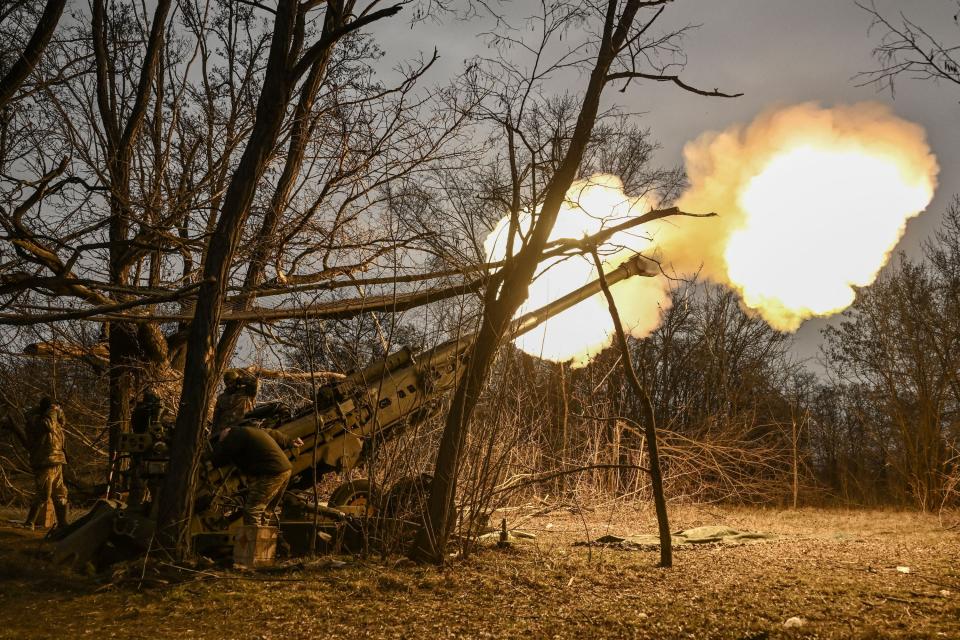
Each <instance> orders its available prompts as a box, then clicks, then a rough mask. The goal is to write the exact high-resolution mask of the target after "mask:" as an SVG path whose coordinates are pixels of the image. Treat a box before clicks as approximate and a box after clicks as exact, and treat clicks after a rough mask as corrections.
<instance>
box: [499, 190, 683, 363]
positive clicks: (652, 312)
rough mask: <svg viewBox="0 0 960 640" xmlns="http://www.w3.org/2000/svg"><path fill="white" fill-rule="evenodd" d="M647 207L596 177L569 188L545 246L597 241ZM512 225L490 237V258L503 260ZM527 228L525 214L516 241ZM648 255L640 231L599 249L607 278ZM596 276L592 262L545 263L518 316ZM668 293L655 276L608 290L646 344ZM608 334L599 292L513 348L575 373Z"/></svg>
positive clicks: (506, 220) (615, 238)
mask: <svg viewBox="0 0 960 640" xmlns="http://www.w3.org/2000/svg"><path fill="white" fill-rule="evenodd" d="M650 208H651V205H650V203H649V202H648V201H647V200H646V199H644V198H635V197H631V196H628V195H626V194H624V192H623V183H622V182H621V180H620V178H618V177H616V176H611V175H595V176H592V177H591V178H589V179H587V180H580V181H577V182H575V183H574V184H573V185H572V186H571V188H570V189H569V191H568V192H567V200H566V202H564V204H563V206H562V207H561V208H560V212H559V214H558V215H557V221H556V224H555V225H554V227H553V231H552V232H551V233H550V241H555V240H560V239H565V238H566V239H575V240H576V239H580V238H584V237H586V236H590V235H594V234H596V233H598V232H600V231H601V230H603V229H607V228H610V227H613V226H616V225H617V224H620V223H622V222H624V221H626V220H628V219H629V218H633V217H638V216H641V215H643V214H644V213H646V212H647V211H649V210H650ZM509 222H510V219H509V217H505V218H503V219H501V220H500V222H499V223H498V224H497V226H496V227H495V228H494V230H493V232H491V233H490V235H489V236H488V237H487V239H486V241H485V243H484V248H485V249H486V252H487V256H488V258H489V259H490V260H501V259H503V257H504V256H505V255H506V245H507V240H506V238H507V235H508V230H509ZM530 225H531V216H530V215H529V213H524V214H522V215H521V216H520V219H519V228H520V232H521V235H523V236H525V235H527V233H529V230H530ZM515 242H516V244H515V246H514V249H515V250H517V249H519V239H516V238H515ZM651 251H652V247H651V245H650V240H649V238H648V236H647V235H646V234H645V233H644V232H641V231H623V232H619V233H617V234H614V235H613V236H612V237H611V238H610V239H609V241H607V242H606V243H604V244H603V245H601V246H600V247H599V248H598V254H599V255H600V257H601V259H602V262H603V266H604V272H608V271H611V270H613V269H615V268H616V267H618V266H619V265H620V264H622V263H623V262H624V261H625V260H627V259H628V258H630V257H632V256H633V255H635V254H636V253H638V252H642V253H649V252H651ZM596 277H597V272H596V267H595V266H594V263H593V259H592V258H591V257H589V256H586V257H583V256H572V257H566V258H552V259H550V260H545V261H543V262H541V263H540V267H539V268H538V269H537V272H536V275H535V276H534V280H533V282H532V283H531V285H530V289H529V295H528V297H527V300H526V302H525V303H524V304H523V306H522V307H521V308H520V309H519V311H518V312H517V315H518V316H520V315H523V314H524V313H526V312H528V311H532V310H534V309H537V308H539V307H542V306H544V305H546V304H548V303H549V302H551V301H553V300H556V299H557V298H559V297H561V296H563V295H565V294H567V293H569V292H571V291H573V290H574V289H577V288H579V287H582V286H583V285H585V284H587V283H588V282H590V281H592V280H595V279H596ZM668 290H669V283H668V282H667V280H666V279H664V278H659V277H658V278H630V279H628V280H624V281H621V282H618V283H616V284H614V285H612V286H611V287H610V292H611V293H612V294H613V297H614V300H615V301H616V303H617V309H618V311H619V313H620V315H621V319H622V320H623V324H624V330H626V331H629V332H630V334H631V335H633V336H634V337H637V338H643V337H646V336H648V335H649V334H650V333H651V332H652V331H653V330H654V329H656V328H657V326H659V324H660V319H661V314H662V312H663V311H664V310H666V309H667V308H669V304H670V297H669V295H668V293H667V292H668ZM613 333H614V329H613V321H612V320H611V318H610V312H609V310H608V308H607V302H606V298H604V297H603V294H597V295H594V296H592V297H591V298H589V299H587V300H584V301H583V302H581V303H580V304H577V305H575V306H574V307H571V308H570V309H568V310H566V311H564V312H563V313H561V314H558V315H557V316H554V317H553V318H551V319H550V320H549V321H547V322H545V323H544V324H542V325H540V326H539V327H537V328H536V329H534V330H532V331H530V332H528V333H525V334H523V335H522V336H519V337H518V338H517V339H516V340H515V341H514V344H515V345H516V346H517V347H518V348H520V349H522V350H523V351H525V352H527V353H529V354H531V355H534V356H537V357H539V358H543V359H545V360H553V361H556V362H567V361H569V362H570V363H571V366H573V367H578V366H584V365H586V364H587V363H588V362H589V361H590V360H591V359H592V358H593V357H594V356H595V355H596V354H598V353H599V352H600V351H602V350H603V349H605V348H606V347H608V346H610V343H611V341H612V340H613Z"/></svg>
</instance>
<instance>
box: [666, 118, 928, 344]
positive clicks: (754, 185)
mask: <svg viewBox="0 0 960 640" xmlns="http://www.w3.org/2000/svg"><path fill="white" fill-rule="evenodd" d="M684 156H685V161H686V169H687V176H688V180H689V185H690V186H689V188H688V189H687V191H686V192H685V193H684V194H683V196H682V197H681V198H680V200H679V201H678V203H677V204H678V206H679V207H680V208H681V209H682V210H684V211H689V212H711V211H712V212H716V213H717V214H718V217H716V218H710V219H706V220H694V219H684V220H680V221H677V222H669V221H668V222H664V223H661V224H658V225H656V227H655V228H654V229H652V230H651V232H652V233H653V236H654V243H655V244H656V246H657V249H658V254H659V256H660V258H661V259H662V261H663V263H664V265H665V266H666V267H667V268H668V269H670V270H673V271H676V272H677V273H678V274H688V273H692V272H694V271H697V270H698V269H701V268H702V274H703V275H704V276H706V277H707V278H709V279H711V280H713V281H715V282H717V283H720V284H724V285H727V286H730V287H732V288H734V289H735V290H736V291H738V292H739V294H740V296H741V299H742V301H743V304H744V306H745V307H746V308H748V309H750V310H753V311H755V312H757V313H759V314H760V315H761V316H762V317H763V318H764V319H765V320H766V321H767V322H769V323H770V324H771V326H773V327H775V328H777V329H780V330H782V331H794V330H796V329H797V328H798V327H799V326H800V324H801V323H802V322H803V320H805V319H807V318H810V317H813V316H824V315H830V314H832V313H836V312H838V311H840V310H842V309H844V308H846V307H847V306H849V305H850V304H851V303H852V302H853V299H854V289H853V287H856V286H865V285H868V284H870V283H871V282H873V281H874V279H876V276H877V273H878V272H879V271H880V269H881V268H882V267H883V266H884V264H886V262H887V260H888V258H889V255H890V252H891V251H892V250H893V249H894V247H895V246H896V244H897V242H898V241H899V240H900V238H901V237H902V236H903V233H904V230H905V227H906V223H907V221H908V220H909V219H910V218H912V217H914V216H916V215H918V214H919V213H920V212H922V211H923V209H924V208H925V207H926V206H927V205H928V204H929V202H930V200H931V199H932V197H933V191H934V188H935V186H936V176H937V173H938V170H939V169H938V166H937V161H936V158H935V157H934V156H933V154H932V153H931V151H930V148H929V146H928V144H927V141H926V135H925V133H924V131H923V129H922V128H921V127H920V126H918V125H916V124H913V123H910V122H907V121H906V120H903V119H901V118H898V117H897V116H895V115H894V114H893V113H892V112H891V111H890V110H889V109H888V108H887V107H886V106H884V105H880V104H876V103H860V104H855V105H850V106H838V107H834V108H829V109H828V108H822V107H820V106H818V105H816V104H813V103H807V104H800V105H795V106H790V107H786V108H780V109H776V110H771V111H768V112H766V113H763V114H761V115H760V116H759V117H757V118H756V119H755V120H754V121H753V122H752V123H750V124H749V125H746V126H741V125H738V126H734V127H731V128H729V129H727V130H726V131H723V132H719V133H717V132H710V133H705V134H703V135H701V136H700V137H699V138H697V139H696V140H694V141H693V142H691V143H689V144H688V145H687V146H686V148H685V149H684Z"/></svg>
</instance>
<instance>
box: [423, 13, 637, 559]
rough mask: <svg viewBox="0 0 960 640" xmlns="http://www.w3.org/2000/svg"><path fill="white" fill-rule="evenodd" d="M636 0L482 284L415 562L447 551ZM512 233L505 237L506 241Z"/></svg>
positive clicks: (609, 17)
mask: <svg viewBox="0 0 960 640" xmlns="http://www.w3.org/2000/svg"><path fill="white" fill-rule="evenodd" d="M640 4H641V3H639V2H636V1H633V0H631V1H630V2H628V3H627V4H626V6H625V7H624V10H623V13H622V15H621V16H620V19H619V21H618V20H617V19H616V8H617V3H616V2H615V1H611V2H608V4H607V12H606V17H605V21H604V29H603V35H602V38H601V41H600V46H599V50H598V54H597V61H596V64H595V66H594V68H593V70H592V72H591V74H590V80H589V83H588V85H587V90H586V93H585V95H584V98H583V103H582V104H581V107H580V113H579V115H578V117H577V124H576V127H575V128H574V131H573V135H572V136H571V138H570V145H569V147H568V149H567V153H566V155H565V156H564V158H563V160H562V162H561V163H560V165H559V167H558V168H557V171H556V173H555V174H554V175H553V177H552V179H551V180H550V183H549V185H548V186H547V189H546V192H545V196H544V200H543V206H542V207H541V209H540V215H539V217H538V218H537V221H536V224H535V225H534V227H533V229H532V230H531V233H530V235H529V236H528V239H527V244H526V245H525V246H524V247H523V248H522V249H520V251H519V252H517V254H516V255H515V256H514V257H513V258H512V259H510V260H508V263H507V264H506V265H505V266H504V267H503V268H502V269H501V271H500V272H499V274H498V275H500V276H502V279H501V278H494V279H493V280H492V281H491V283H490V284H489V285H488V287H487V291H486V295H485V296H484V312H483V322H482V324H481V326H480V331H479V333H478V335H477V340H476V342H475V343H474V345H473V349H472V350H471V353H470V356H469V358H468V359H467V362H466V371H465V372H464V375H463V378H462V379H461V381H460V383H459V384H458V385H457V389H456V392H455V394H454V399H453V404H452V406H451V408H450V413H449V414H448V415H447V421H446V425H445V426H444V430H443V435H442V437H441V440H440V448H439V450H438V451H437V461H436V466H435V469H434V479H433V483H432V484H431V488H430V497H429V500H428V504H427V517H426V518H425V522H424V525H423V526H422V527H421V529H420V531H419V533H418V534H417V538H416V541H415V542H414V545H413V547H412V548H411V551H410V556H411V557H412V558H413V559H414V560H417V561H421V562H433V563H437V564H440V563H442V562H443V559H444V557H445V556H446V548H447V539H448V537H449V535H450V533H451V531H452V528H453V524H454V522H455V521H456V518H455V513H454V499H455V496H456V490H457V469H458V468H459V465H460V458H461V455H462V453H463V445H464V443H465V442H466V438H467V431H468V429H469V425H470V419H471V418H472V416H473V411H474V409H475V408H476V405H477V401H478V400H479V398H480V392H481V391H482V390H483V386H484V383H485V382H486V378H487V372H488V371H489V369H490V365H491V363H492V362H493V358H494V355H495V354H496V352H497V349H498V348H499V346H500V341H501V339H502V338H503V334H504V331H505V330H506V328H507V324H508V323H509V321H510V318H512V317H513V315H514V313H516V311H517V309H518V308H519V307H520V305H521V304H522V303H523V301H524V300H525V299H526V297H527V291H528V287H529V285H530V282H531V280H532V279H533V275H534V273H535V272H536V269H537V265H538V264H539V261H540V255H541V253H542V252H543V248H544V246H545V245H546V243H547V239H548V238H549V236H550V232H551V231H552V230H553V225H554V223H555V222H556V219H557V214H558V213H559V211H560V206H561V205H562V204H563V201H564V199H565V197H566V194H567V190H568V189H569V188H570V185H571V184H573V181H574V179H575V178H576V174H577V171H578V170H579V167H580V162H581V160H582V159H583V154H584V151H585V149H586V146H587V143H588V142H589V140H590V136H591V133H592V132H593V127H594V124H595V123H596V119H597V113H598V110H599V107H600V97H601V95H602V93H603V88H604V86H605V84H606V82H607V73H608V71H609V70H610V65H611V64H612V63H613V61H614V59H615V58H616V55H617V52H618V51H619V50H620V48H621V47H622V46H624V42H625V40H626V37H627V32H628V30H629V28H630V25H631V24H632V23H633V20H634V17H635V16H636V14H637V11H638V10H639V9H640ZM511 242H512V238H511V239H509V240H508V246H509V245H510V243H511Z"/></svg>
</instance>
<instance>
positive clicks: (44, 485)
mask: <svg viewBox="0 0 960 640" xmlns="http://www.w3.org/2000/svg"><path fill="white" fill-rule="evenodd" d="M65 422H66V419H65V418H64V415H63V410H61V409H60V406H59V405H56V404H54V403H53V402H51V401H50V398H48V397H46V396H44V397H43V398H41V399H40V403H39V404H38V405H37V407H36V408H35V409H34V410H33V411H31V412H30V413H28V414H27V424H26V427H27V428H26V437H27V446H28V447H29V448H30V467H31V468H32V469H33V477H34V480H35V483H36V495H34V498H33V503H32V504H31V505H30V512H29V513H28V514H27V520H26V522H25V523H24V524H25V525H26V526H28V527H33V526H34V524H35V521H36V519H37V516H38V515H39V514H40V510H41V509H42V508H44V507H45V506H46V505H47V503H48V502H49V501H50V500H51V499H53V511H54V513H55V514H56V516H57V527H65V526H66V525H67V486H66V485H65V484H64V483H63V465H65V464H66V463H67V457H66V455H65V454H64V451H63V426H64V423H65Z"/></svg>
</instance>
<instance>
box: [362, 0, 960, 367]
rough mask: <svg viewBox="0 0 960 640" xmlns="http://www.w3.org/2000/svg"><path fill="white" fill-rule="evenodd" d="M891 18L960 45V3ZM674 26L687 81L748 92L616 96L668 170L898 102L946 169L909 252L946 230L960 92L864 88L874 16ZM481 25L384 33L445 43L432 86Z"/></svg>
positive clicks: (767, 9)
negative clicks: (687, 156) (692, 157)
mask: <svg viewBox="0 0 960 640" xmlns="http://www.w3.org/2000/svg"><path fill="white" fill-rule="evenodd" d="M876 4H877V7H878V8H879V9H881V11H882V12H883V13H885V14H886V15H888V16H890V17H891V18H895V17H896V16H897V12H898V11H903V12H904V13H905V14H906V15H908V16H909V17H910V18H911V19H913V20H914V21H915V22H917V23H920V24H921V25H923V26H924V27H926V28H928V29H930V30H931V32H932V33H934V34H935V35H938V36H943V37H945V38H946V39H947V40H948V41H953V42H957V41H960V32H958V30H957V28H956V26H955V24H954V22H953V15H954V14H955V13H956V12H957V11H958V9H957V4H956V2H955V0H907V1H900V2H896V1H892V0H877V2H876ZM537 7H539V2H536V1H534V0H516V1H515V2H514V3H513V10H514V11H518V10H519V11H521V12H522V11H526V12H529V13H534V12H536V10H537ZM663 18H664V19H665V20H664V21H663V23H662V24H663V25H664V26H665V27H669V26H683V25H685V24H689V23H694V24H698V25H701V26H700V27H699V28H698V29H697V30H695V31H693V32H691V33H690V34H689V36H688V37H687V38H686V39H685V41H684V50H685V52H686V54H687V57H688V64H687V68H686V70H685V71H684V73H683V77H684V79H685V80H686V81H688V82H689V83H691V84H694V85H698V86H701V87H705V88H713V87H719V88H721V89H723V90H729V91H735V92H743V93H744V94H745V95H744V96H743V97H741V98H738V99H735V100H723V99H716V98H702V97H699V96H695V95H692V94H688V93H685V92H683V91H681V90H680V89H677V88H675V87H673V86H670V85H666V84H656V83H648V84H637V85H632V86H631V87H630V88H629V89H628V90H627V93H626V94H619V93H618V94H616V96H615V97H616V99H617V101H618V103H619V104H621V105H623V107H624V108H625V109H626V110H628V111H634V112H642V113H643V115H642V116H641V121H642V122H643V123H644V124H645V125H647V126H649V128H650V129H651V133H652V136H653V138H654V139H655V140H657V141H658V142H659V143H660V144H661V145H662V150H661V151H660V153H659V154H658V156H657V161H658V163H659V164H662V165H665V166H674V165H679V164H680V163H681V162H682V149H683V146H684V144H685V143H686V142H688V141H690V140H693V139H694V138H696V137H697V136H698V135H699V134H701V133H703V132H704V131H707V130H715V129H724V128H726V127H728V126H730V125H731V124H735V123H741V122H742V123H746V122H749V121H750V120H752V119H753V118H754V116H756V115H757V114H758V113H759V112H761V111H763V110H765V109H768V108H770V107H772V106H776V105H785V104H792V103H797V102H806V101H817V102H820V103H822V104H824V105H826V106H831V105H834V104H838V103H852V102H859V101H864V100H875V101H879V102H883V103H886V104H889V105H890V106H891V107H892V108H893V110H894V111H895V112H896V113H897V114H898V115H899V116H901V117H903V118H906V119H908V120H911V121H914V122H917V123H919V124H921V125H922V126H923V127H924V128H925V129H926V130H927V133H928V136H929V140H930V144H931V147H932V148H933V150H934V153H935V154H936V155H937V157H938V159H939V162H940V168H941V172H940V187H939V189H938V191H937V194H936V197H935V199H934V201H933V203H932V205H931V206H930V208H929V209H928V211H927V212H926V213H925V214H923V215H921V216H920V217H918V218H915V219H914V220H913V221H912V222H911V223H910V225H909V226H908V229H907V235H906V237H905V238H904V240H903V241H902V242H901V245H900V248H903V249H904V250H906V251H907V252H908V253H911V254H915V253H916V252H917V250H918V247H919V245H920V243H921V242H922V241H923V239H924V238H926V237H927V236H928V235H929V234H930V233H931V232H932V231H933V230H934V229H935V228H936V227H937V224H938V217H939V212H941V211H942V210H943V209H944V208H945V206H946V204H947V203H948V202H949V200H950V198H951V197H952V195H953V194H954V193H955V192H957V191H960V184H958V180H957V174H958V168H960V145H958V144H957V143H958V139H957V135H958V133H957V132H958V131H960V128H958V126H957V125H958V124H960V106H958V101H960V89H957V88H954V87H951V86H946V85H940V86H938V85H936V84H934V83H932V82H919V81H911V80H909V79H906V78H904V79H903V80H901V81H899V82H898V84H897V93H896V97H895V98H894V97H892V96H891V95H890V94H889V93H888V92H878V90H877V88H876V87H873V86H867V87H858V86H856V85H857V80H856V79H855V78H854V76H856V74H857V73H858V72H862V71H868V70H871V69H873V68H875V67H876V61H875V60H874V59H873V58H872V56H871V51H872V49H873V47H874V46H875V45H876V43H877V42H878V41H879V38H880V36H881V35H882V32H881V30H879V29H875V30H874V31H873V32H871V33H869V34H868V27H869V26H870V17H869V15H868V14H867V13H865V12H864V11H863V10H862V9H860V8H858V7H857V6H856V5H855V4H854V2H853V0H677V2H675V3H674V4H672V5H670V6H669V7H668V8H667V10H666V12H665V13H664V16H663ZM476 31H477V27H476V26H475V25H471V24H469V23H468V24H458V23H456V22H448V23H446V24H443V25H435V24H418V25H414V26H413V27H412V28H410V29H402V30H401V29H391V30H390V31H389V32H386V33H378V34H377V36H378V39H379V40H380V41H381V43H382V45H383V46H384V48H385V50H386V51H387V52H388V56H389V58H391V59H394V60H395V59H397V58H398V57H400V58H402V57H410V56H411V55H413V54H414V53H415V52H416V51H418V50H424V51H427V52H428V51H429V50H431V49H432V46H433V45H434V44H435V45H436V47H437V49H438V51H439V53H440V55H441V56H442V64H440V65H438V66H437V69H436V70H435V73H434V76H433V80H434V81H435V82H442V81H443V76H444V75H449V74H453V73H455V72H456V71H457V70H458V69H460V68H462V63H463V60H464V59H465V58H468V57H471V56H472V55H476V54H478V53H483V52H484V44H483V40H482V38H481V37H480V36H479V35H477V33H476ZM825 323H826V322H825V321H810V322H807V323H806V324H805V325H804V326H803V327H802V328H801V329H800V331H799V332H798V335H797V353H798V355H801V356H804V357H805V356H811V355H815V354H816V351H817V348H818V346H819V344H820V336H819V331H820V329H821V328H822V327H823V326H824V325H825Z"/></svg>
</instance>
